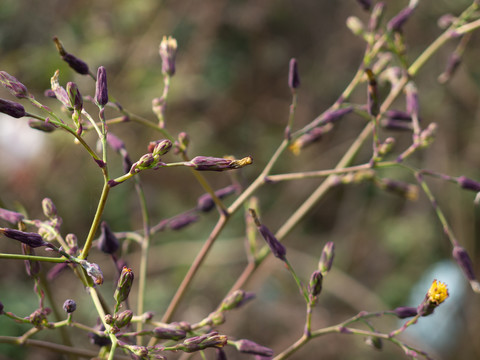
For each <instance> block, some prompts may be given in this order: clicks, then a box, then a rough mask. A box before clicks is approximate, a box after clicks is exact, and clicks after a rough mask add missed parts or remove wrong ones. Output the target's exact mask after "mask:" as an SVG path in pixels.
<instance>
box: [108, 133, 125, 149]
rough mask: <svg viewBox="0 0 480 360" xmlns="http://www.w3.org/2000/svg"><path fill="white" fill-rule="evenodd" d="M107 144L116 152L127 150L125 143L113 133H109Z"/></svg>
mask: <svg viewBox="0 0 480 360" xmlns="http://www.w3.org/2000/svg"><path fill="white" fill-rule="evenodd" d="M107 144H108V145H109V146H110V147H111V148H112V149H113V150H115V151H116V152H120V150H122V149H125V143H124V142H123V141H122V140H120V139H119V138H118V137H117V136H115V135H113V134H112V133H111V132H109V133H107Z"/></svg>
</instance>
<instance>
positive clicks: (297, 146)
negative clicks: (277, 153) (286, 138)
mask: <svg viewBox="0 0 480 360" xmlns="http://www.w3.org/2000/svg"><path fill="white" fill-rule="evenodd" d="M332 129H333V124H331V123H327V124H325V125H323V126H318V127H315V128H313V129H312V130H310V131H309V132H307V133H305V134H303V135H301V136H300V137H299V138H298V139H296V140H295V141H294V142H293V143H292V144H291V145H290V146H289V147H288V148H289V149H290V151H291V152H292V153H294V154H295V155H299V154H300V150H301V149H303V148H305V147H307V146H308V145H310V144H312V143H314V142H317V141H319V140H320V139H321V138H322V137H323V134H326V133H327V132H329V131H330V130H332Z"/></svg>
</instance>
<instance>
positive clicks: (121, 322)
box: [115, 310, 133, 328]
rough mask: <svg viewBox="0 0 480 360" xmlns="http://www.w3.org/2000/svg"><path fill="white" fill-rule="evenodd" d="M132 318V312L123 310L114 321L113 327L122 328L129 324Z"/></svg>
mask: <svg viewBox="0 0 480 360" xmlns="http://www.w3.org/2000/svg"><path fill="white" fill-rule="evenodd" d="M132 317H133V311H132V310H125V311H122V312H121V313H120V314H118V315H117V317H116V320H115V325H116V326H117V327H118V328H122V327H125V326H127V325H128V324H130V321H131V320H132Z"/></svg>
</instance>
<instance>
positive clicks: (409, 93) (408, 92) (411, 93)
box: [405, 82, 419, 116]
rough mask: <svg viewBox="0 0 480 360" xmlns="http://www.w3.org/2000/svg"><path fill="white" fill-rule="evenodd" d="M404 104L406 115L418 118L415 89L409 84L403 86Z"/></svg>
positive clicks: (416, 92)
mask: <svg viewBox="0 0 480 360" xmlns="http://www.w3.org/2000/svg"><path fill="white" fill-rule="evenodd" d="M405 102H406V107H407V113H408V114H410V115H411V116H414V115H415V116H418V114H419V105H418V91H417V87H416V86H415V85H414V84H413V83H412V82H409V83H408V84H407V85H406V86H405Z"/></svg>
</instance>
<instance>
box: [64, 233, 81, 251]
mask: <svg viewBox="0 0 480 360" xmlns="http://www.w3.org/2000/svg"><path fill="white" fill-rule="evenodd" d="M65 241H66V242H67V245H68V246H69V247H70V249H76V248H78V240H77V236H76V235H75V234H67V236H66V237H65Z"/></svg>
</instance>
